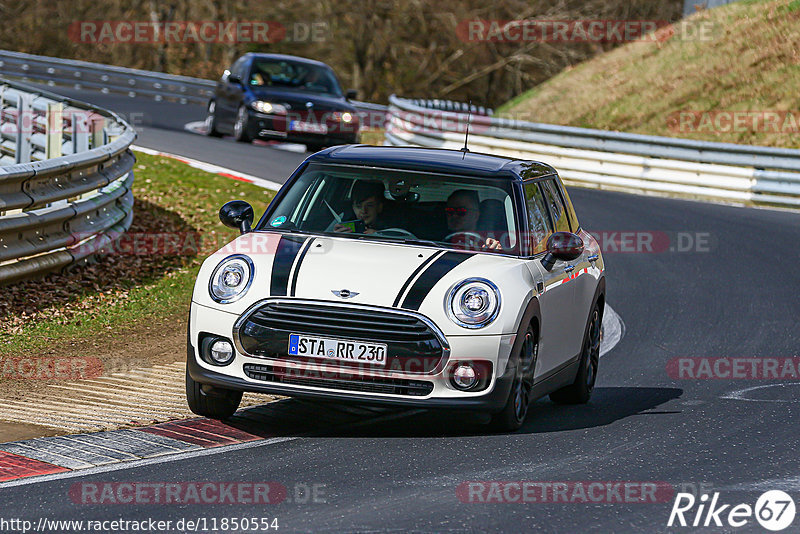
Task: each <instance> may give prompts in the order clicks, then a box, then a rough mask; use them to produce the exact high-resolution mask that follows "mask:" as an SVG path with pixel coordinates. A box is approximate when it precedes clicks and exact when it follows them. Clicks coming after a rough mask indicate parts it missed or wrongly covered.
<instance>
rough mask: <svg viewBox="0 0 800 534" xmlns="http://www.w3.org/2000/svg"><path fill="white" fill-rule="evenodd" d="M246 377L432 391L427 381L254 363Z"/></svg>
mask: <svg viewBox="0 0 800 534" xmlns="http://www.w3.org/2000/svg"><path fill="white" fill-rule="evenodd" d="M244 374H246V375H247V376H248V377H250V378H252V379H253V380H262V381H264V382H274V383H279V384H292V385H297V386H313V387H317V388H325V389H339V390H345V391H359V392H362V393H386V394H390V395H405V396H409V397H424V396H425V395H429V394H430V393H431V391H433V383H432V382H427V381H424V380H405V379H402V378H385V377H377V376H358V375H353V374H351V373H347V372H341V371H317V370H305V369H282V368H277V367H274V366H272V365H261V364H253V363H246V364H244Z"/></svg>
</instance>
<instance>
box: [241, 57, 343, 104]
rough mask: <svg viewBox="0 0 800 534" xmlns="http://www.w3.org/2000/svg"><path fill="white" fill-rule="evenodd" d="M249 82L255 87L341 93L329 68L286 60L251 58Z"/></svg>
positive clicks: (339, 94)
mask: <svg viewBox="0 0 800 534" xmlns="http://www.w3.org/2000/svg"><path fill="white" fill-rule="evenodd" d="M249 83H250V85H251V86H256V87H286V88H291V89H294V90H300V91H309V92H312V93H326V94H332V95H337V96H341V94H342V90H341V88H340V87H339V82H338V81H337V80H336V77H335V76H334V75H333V72H332V71H331V70H330V69H328V68H325V67H322V66H319V65H313V64H309V63H299V62H295V61H287V60H275V59H255V60H253V67H252V69H251V70H250V81H249Z"/></svg>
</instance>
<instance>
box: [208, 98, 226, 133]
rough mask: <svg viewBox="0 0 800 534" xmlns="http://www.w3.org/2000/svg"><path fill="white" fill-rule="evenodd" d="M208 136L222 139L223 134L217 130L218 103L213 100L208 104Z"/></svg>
mask: <svg viewBox="0 0 800 534" xmlns="http://www.w3.org/2000/svg"><path fill="white" fill-rule="evenodd" d="M205 130H206V135H208V136H210V137H222V134H221V133H220V132H219V130H217V103H216V102H214V101H213V100H212V101H211V102H209V103H208V114H207V115H206V121H205Z"/></svg>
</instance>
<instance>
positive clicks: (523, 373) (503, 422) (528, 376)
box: [489, 325, 539, 432]
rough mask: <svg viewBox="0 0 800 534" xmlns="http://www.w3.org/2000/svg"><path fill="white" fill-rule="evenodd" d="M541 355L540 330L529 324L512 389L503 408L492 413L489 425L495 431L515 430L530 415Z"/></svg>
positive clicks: (517, 361)
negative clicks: (535, 373) (535, 376)
mask: <svg viewBox="0 0 800 534" xmlns="http://www.w3.org/2000/svg"><path fill="white" fill-rule="evenodd" d="M538 356H539V332H538V330H537V329H536V327H534V326H533V325H528V329H527V331H526V332H525V340H524V341H523V342H522V346H521V347H520V352H519V355H518V356H517V360H516V363H515V370H514V379H513V380H512V382H511V391H509V392H508V400H506V404H505V406H504V407H503V409H502V410H500V411H499V412H497V413H494V414H492V420H491V422H490V423H489V427H490V428H491V429H492V430H493V431H495V432H513V431H515V430H519V429H520V427H522V424H523V423H524V422H525V418H526V417H527V416H528V408H529V407H530V404H531V401H532V400H533V399H532V398H531V392H532V390H533V374H534V371H535V370H536V362H537V359H538Z"/></svg>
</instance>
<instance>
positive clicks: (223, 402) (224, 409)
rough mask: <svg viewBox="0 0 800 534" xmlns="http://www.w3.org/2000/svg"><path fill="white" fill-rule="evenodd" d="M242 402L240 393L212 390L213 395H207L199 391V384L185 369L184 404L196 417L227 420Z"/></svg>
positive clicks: (218, 389)
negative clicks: (185, 403) (187, 405)
mask: <svg viewBox="0 0 800 534" xmlns="http://www.w3.org/2000/svg"><path fill="white" fill-rule="evenodd" d="M241 401H242V392H241V391H233V390H227V389H220V388H214V395H208V394H206V393H204V392H203V390H202V389H201V384H200V383H199V382H195V381H194V379H192V377H191V376H189V369H186V402H187V403H188V404H189V409H190V410H192V412H194V413H196V414H197V415H201V416H203V417H210V418H211V419H227V418H229V417H230V416H232V415H233V414H234V413H236V410H237V409H238V408H239V403H240V402H241Z"/></svg>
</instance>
